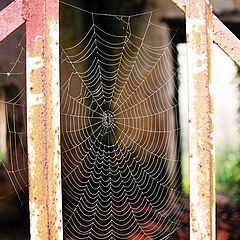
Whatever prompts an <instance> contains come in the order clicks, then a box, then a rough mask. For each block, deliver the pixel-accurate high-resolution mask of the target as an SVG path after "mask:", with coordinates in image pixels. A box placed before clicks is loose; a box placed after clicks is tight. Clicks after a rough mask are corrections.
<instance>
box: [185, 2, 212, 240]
mask: <svg viewBox="0 0 240 240" xmlns="http://www.w3.org/2000/svg"><path fill="white" fill-rule="evenodd" d="M186 25H187V44H188V61H189V62H190V63H191V64H190V66H189V151H190V157H189V159H190V236H191V239H192V240H193V239H194V240H202V239H204V240H210V239H211V240H213V239H215V180H214V179H215V153H214V152H215V149H214V142H213V98H212V90H211V87H212V86H211V84H212V83H211V78H212V74H211V70H212V69H211V68H212V45H213V34H212V30H213V27H212V5H211V1H208V0H198V1H196V0H188V1H187V4H186Z"/></svg>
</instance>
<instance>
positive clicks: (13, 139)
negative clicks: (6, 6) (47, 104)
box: [0, 27, 29, 239]
mask: <svg viewBox="0 0 240 240" xmlns="http://www.w3.org/2000/svg"><path fill="white" fill-rule="evenodd" d="M0 52H1V54H0V55H1V56H2V57H0V83H1V86H0V109H1V110H0V114H1V116H0V118H1V120H0V121H1V128H0V137H1V145H0V152H1V160H0V184H1V188H0V210H1V214H0V215H1V217H0V224H1V231H0V237H1V238H4V239H5V237H6V238H9V237H10V238H11V237H13V235H14V234H16V235H17V234H18V235H19V236H22V237H24V238H25V239H26V238H27V235H28V230H27V229H28V218H29V217H28V170H27V140H26V96H25V55H26V54H25V29H24V27H21V28H19V29H18V30H16V31H15V32H14V33H12V34H11V35H10V36H9V37H8V38H6V39H5V40H4V41H3V42H1V44H0ZM13 223H14V226H13ZM9 228H11V231H9V230H8V229H9Z"/></svg>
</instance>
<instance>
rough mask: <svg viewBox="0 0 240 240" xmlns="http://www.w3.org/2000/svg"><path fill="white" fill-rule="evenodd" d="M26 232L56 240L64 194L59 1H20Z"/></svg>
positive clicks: (40, 238) (39, 238) (59, 233)
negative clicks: (23, 29) (23, 19)
mask: <svg viewBox="0 0 240 240" xmlns="http://www.w3.org/2000/svg"><path fill="white" fill-rule="evenodd" d="M23 2H24V4H25V8H26V9H28V10H29V18H28V19H27V22H26V54H27V123H28V158H29V159H28V160H29V168H28V171H29V198H30V200H29V204H30V225H31V226H30V234H31V239H32V240H55V239H57V240H60V239H62V238H63V236H62V200H61V199H62V196H61V161H60V103H59V16H58V14H59V1H58V0H38V1H31V0H24V1H23Z"/></svg>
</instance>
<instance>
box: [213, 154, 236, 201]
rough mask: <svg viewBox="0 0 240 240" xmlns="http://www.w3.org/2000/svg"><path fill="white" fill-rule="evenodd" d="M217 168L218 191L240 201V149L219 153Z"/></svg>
mask: <svg viewBox="0 0 240 240" xmlns="http://www.w3.org/2000/svg"><path fill="white" fill-rule="evenodd" d="M216 170H217V171H216V187H217V191H218V192H222V193H224V194H225V195H227V196H229V197H230V198H231V199H232V200H233V201H235V202H240V149H236V150H234V151H233V152H227V151H226V152H222V153H217V169H216Z"/></svg>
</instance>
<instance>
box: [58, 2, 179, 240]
mask: <svg viewBox="0 0 240 240" xmlns="http://www.w3.org/2000/svg"><path fill="white" fill-rule="evenodd" d="M63 4H64V5H67V6H68V7H69V8H71V9H72V11H73V12H74V13H75V15H77V16H81V17H80V18H79V19H81V20H82V22H81V29H82V30H81V31H79V30H78V29H77V28H74V22H72V23H71V21H69V20H68V21H69V26H70V25H71V24H72V27H73V28H74V30H73V31H74V32H75V33H76V32H77V33H78V39H77V40H76V37H75V38H74V37H72V36H73V35H74V34H73V35H71V34H69V35H70V36H71V37H69V38H67V36H66V35H67V34H65V33H64V34H62V44H63V46H62V49H61V81H62V83H61V124H62V126H61V129H62V179H63V202H64V234H65V238H66V239H168V238H169V237H170V236H171V235H172V234H173V232H175V231H176V230H177V229H178V228H179V227H180V223H181V213H180V212H181V211H180V210H181V208H182V203H181V196H182V192H181V173H180V169H179V167H177V166H179V165H178V162H179V161H180V157H179V154H180V153H179V146H178V144H177V143H178V138H179V131H180V129H179V126H178V122H177V119H176V118H177V116H176V115H177V108H178V100H177V99H176V98H175V96H174V92H175V91H176V90H177V89H176V86H175V81H174V78H175V75H176V74H177V70H176V69H173V62H174V59H173V57H172V51H174V49H173V48H172V40H173V39H170V37H169V34H167V33H168V32H169V31H171V29H168V28H166V26H165V25H163V24H160V23H159V20H158V11H159V10H154V11H150V12H147V13H142V14H137V15H129V16H126V15H112V14H99V13H93V12H90V11H86V10H83V9H81V8H78V7H76V6H72V5H69V4H67V3H63ZM75 15H74V14H73V16H75ZM73 18H74V17H73ZM78 24H80V23H78ZM165 36H168V38H167V40H166V37H165Z"/></svg>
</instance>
